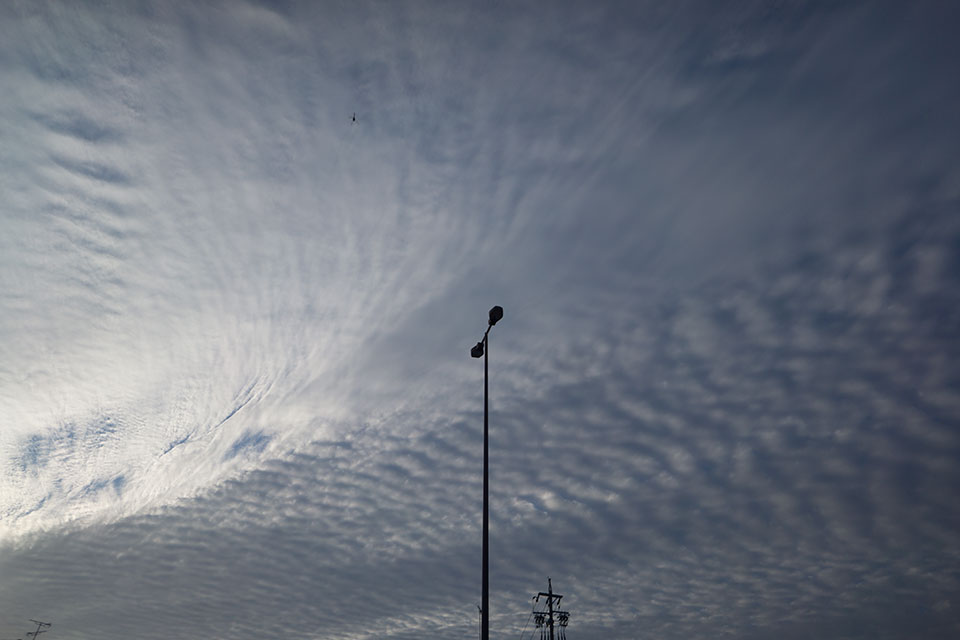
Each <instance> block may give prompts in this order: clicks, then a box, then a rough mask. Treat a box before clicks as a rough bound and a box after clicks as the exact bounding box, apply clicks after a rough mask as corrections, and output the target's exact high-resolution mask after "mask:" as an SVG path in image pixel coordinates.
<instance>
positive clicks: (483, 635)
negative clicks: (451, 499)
mask: <svg viewBox="0 0 960 640" xmlns="http://www.w3.org/2000/svg"><path fill="white" fill-rule="evenodd" d="M489 335H490V327H487V330H486V332H485V333H484V334H483V595H482V596H481V603H482V604H481V608H482V609H483V611H482V612H481V617H480V640H489V638H490V539H489V534H490V512H489V497H490V491H489V489H490V484H489V480H490V478H489V472H488V468H487V453H488V435H487V432H488V427H489V407H488V404H487V391H488V383H487V359H488V357H489V356H490V340H489Z"/></svg>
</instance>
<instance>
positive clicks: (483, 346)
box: [470, 305, 503, 640]
mask: <svg viewBox="0 0 960 640" xmlns="http://www.w3.org/2000/svg"><path fill="white" fill-rule="evenodd" d="M502 319H503V307H501V306H499V305H497V306H495V307H493V308H492V309H490V313H489V316H488V320H487V330H486V331H484V332H483V340H481V341H480V342H478V343H477V344H476V345H475V346H474V347H473V348H472V349H470V355H471V356H472V357H474V358H479V357H480V356H483V581H482V591H483V593H482V595H481V606H480V640H490V471H489V453H490V403H489V391H490V384H489V371H490V366H489V362H490V361H489V358H488V354H489V352H490V349H488V346H489V336H490V329H492V328H493V325H495V324H497V323H498V322H500V320H502Z"/></svg>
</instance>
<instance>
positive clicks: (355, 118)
mask: <svg viewBox="0 0 960 640" xmlns="http://www.w3.org/2000/svg"><path fill="white" fill-rule="evenodd" d="M351 123H352V124H357V114H356V113H354V114H353V119H352V120H351Z"/></svg>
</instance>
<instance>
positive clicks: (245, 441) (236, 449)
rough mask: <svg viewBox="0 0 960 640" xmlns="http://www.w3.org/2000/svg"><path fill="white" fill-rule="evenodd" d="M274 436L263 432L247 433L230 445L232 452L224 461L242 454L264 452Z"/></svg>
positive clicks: (229, 452) (228, 453)
mask: <svg viewBox="0 0 960 640" xmlns="http://www.w3.org/2000/svg"><path fill="white" fill-rule="evenodd" d="M272 437H273V436H269V435H267V434H265V433H264V432H263V431H255V432H254V431H247V432H246V433H244V434H243V435H242V436H240V437H239V438H237V440H236V441H235V442H234V443H233V444H232V445H230V451H228V452H227V455H225V456H224V457H223V459H224V460H230V459H232V458H235V457H237V456H238V455H240V454H241V453H248V452H250V453H252V452H259V451H263V449H264V448H265V447H266V446H267V443H269V442H270V440H271V439H272Z"/></svg>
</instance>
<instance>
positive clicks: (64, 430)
mask: <svg viewBox="0 0 960 640" xmlns="http://www.w3.org/2000/svg"><path fill="white" fill-rule="evenodd" d="M76 438H77V427H76V426H75V425H73V424H66V425H63V426H61V427H58V428H57V429H55V430H54V431H52V432H51V433H49V434H47V435H33V436H30V437H29V438H28V439H27V441H26V443H25V444H24V445H23V446H22V447H21V448H20V451H21V453H20V456H19V457H18V459H19V463H20V470H21V471H28V470H30V469H42V468H44V467H46V466H47V465H48V464H49V463H50V461H51V458H52V457H53V456H54V454H55V452H56V451H57V450H58V449H64V450H68V449H71V448H72V444H73V442H74V441H75V440H76Z"/></svg>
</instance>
